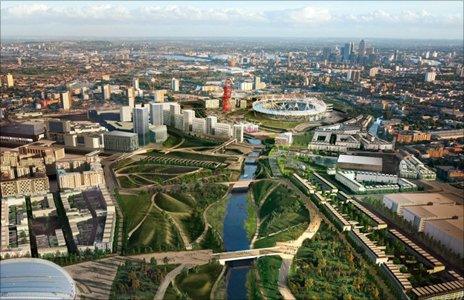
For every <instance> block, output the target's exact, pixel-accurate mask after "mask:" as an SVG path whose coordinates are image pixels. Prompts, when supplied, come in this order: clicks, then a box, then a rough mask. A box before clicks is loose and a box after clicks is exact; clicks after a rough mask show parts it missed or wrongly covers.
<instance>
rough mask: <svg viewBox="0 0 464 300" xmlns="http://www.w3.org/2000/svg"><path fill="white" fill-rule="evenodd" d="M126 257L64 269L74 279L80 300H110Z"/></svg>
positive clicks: (84, 263)
mask: <svg viewBox="0 0 464 300" xmlns="http://www.w3.org/2000/svg"><path fill="white" fill-rule="evenodd" d="M124 261H125V258H124V257H120V256H113V257H108V258H103V259H100V260H95V261H88V262H83V263H80V264H75V265H70V266H66V267H64V269H65V270H66V271H67V272H68V273H69V275H70V276H71V277H72V278H73V279H74V281H75V282H76V286H77V290H78V291H77V292H78V299H79V298H85V299H109V298H110V293H111V286H112V285H113V280H114V278H115V276H116V273H117V271H118V267H119V266H120V265H122V264H123V263H124Z"/></svg>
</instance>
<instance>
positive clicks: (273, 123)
mask: <svg viewBox="0 0 464 300" xmlns="http://www.w3.org/2000/svg"><path fill="white" fill-rule="evenodd" d="M245 120H247V121H252V122H255V123H256V122H258V123H261V124H262V125H263V126H265V127H269V128H275V129H292V128H293V127H295V126H297V125H298V124H301V122H290V121H282V120H272V119H268V118H265V117H262V116H258V115H255V114H254V113H253V112H252V111H249V112H247V113H246V114H245Z"/></svg>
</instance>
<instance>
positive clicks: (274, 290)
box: [256, 256, 282, 299]
mask: <svg viewBox="0 0 464 300" xmlns="http://www.w3.org/2000/svg"><path fill="white" fill-rule="evenodd" d="M281 264H282V258H280V257H279V256H263V257H260V258H258V260H257V261H256V269H257V271H258V272H259V277H260V281H259V283H260V287H261V290H262V291H263V292H264V294H265V295H266V297H267V299H282V295H281V294H280V292H279V285H278V281H279V269H280V265H281Z"/></svg>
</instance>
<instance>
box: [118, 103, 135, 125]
mask: <svg viewBox="0 0 464 300" xmlns="http://www.w3.org/2000/svg"><path fill="white" fill-rule="evenodd" d="M132 110H133V108H131V107H130V106H121V108H120V109H119V120H120V121H121V122H132Z"/></svg>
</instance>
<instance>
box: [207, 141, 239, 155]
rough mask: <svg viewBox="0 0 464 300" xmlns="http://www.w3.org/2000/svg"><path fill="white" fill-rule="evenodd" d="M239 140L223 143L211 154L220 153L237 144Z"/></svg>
mask: <svg viewBox="0 0 464 300" xmlns="http://www.w3.org/2000/svg"><path fill="white" fill-rule="evenodd" d="M236 142H237V140H236V139H230V140H228V141H226V142H224V143H222V144H221V145H219V146H217V147H216V148H214V149H213V150H211V153H216V152H219V151H223V150H225V148H226V147H227V146H229V145H231V144H233V143H236Z"/></svg>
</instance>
